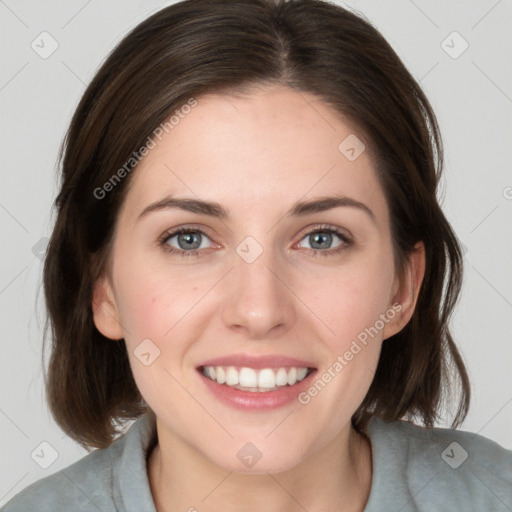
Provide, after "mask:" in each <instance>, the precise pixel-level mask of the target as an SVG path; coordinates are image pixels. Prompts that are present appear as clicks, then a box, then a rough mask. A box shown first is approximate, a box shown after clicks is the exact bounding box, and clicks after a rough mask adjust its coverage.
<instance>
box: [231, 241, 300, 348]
mask: <svg viewBox="0 0 512 512" xmlns="http://www.w3.org/2000/svg"><path fill="white" fill-rule="evenodd" d="M277 260H278V259H277V258H276V256H275V254H274V253H273V251H272V250H270V249H267V248H265V249H264V250H263V252H262V253H261V254H260V255H259V256H258V258H257V259H256V260H254V261H252V262H248V260H245V259H244V258H243V257H241V256H239V255H238V254H235V255H234V264H233V269H232V270H231V272H229V274H228V276H226V277H227V279H226V280H225V283H224V286H225V295H224V299H225V300H224V306H223V311H222V318H223V321H224V324H225V325H226V326H227V327H228V328H230V329H232V330H236V331H239V332H240V333H243V336H244V337H245V338H248V339H253V340H268V339H270V338H272V337H275V336H277V335H279V336H280V335H282V334H283V333H284V332H286V331H287V330H288V329H290V327H291V326H292V325H293V322H294V320H295V304H294V300H295V296H294V295H293V292H292V291H291V290H290V288H289V286H287V281H289V279H288V280H287V276H286V271H285V269H286V265H285V262H283V261H281V262H280V263H279V262H278V261H277Z"/></svg>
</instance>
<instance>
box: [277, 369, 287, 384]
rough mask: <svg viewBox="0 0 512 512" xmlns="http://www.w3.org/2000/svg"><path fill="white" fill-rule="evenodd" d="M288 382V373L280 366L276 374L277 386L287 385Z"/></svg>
mask: <svg viewBox="0 0 512 512" xmlns="http://www.w3.org/2000/svg"><path fill="white" fill-rule="evenodd" d="M286 384H288V374H287V373H286V370H285V369H284V368H279V370H277V374H276V386H286Z"/></svg>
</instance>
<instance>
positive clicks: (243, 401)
mask: <svg viewBox="0 0 512 512" xmlns="http://www.w3.org/2000/svg"><path fill="white" fill-rule="evenodd" d="M198 373H199V375H200V377H201V378H202V380H203V382H204V383H205V384H206V386H207V387H208V389H209V390H210V391H211V393H212V394H213V395H214V396H215V397H216V398H217V399H219V400H220V401H222V402H224V403H225V404H227V405H229V406H230V407H234V408H235V409H242V410H251V411H267V410H270V409H278V408H280V407H284V406H285V405H288V404H290V403H292V402H293V401H294V400H297V397H298V396H299V394H300V393H302V392H303V391H304V390H305V389H306V388H307V387H308V386H309V385H310V379H311V378H312V376H313V375H314V374H315V373H316V370H313V371H312V372H311V373H310V374H309V375H308V376H307V377H306V378H304V379H303V380H301V381H300V382H297V384H294V385H293V386H285V387H282V388H279V389H276V390H275V391H264V392H262V391H243V390H241V389H236V388H232V387H230V386H226V385H225V384H219V383H218V382H215V381H213V380H211V379H209V378H208V377H205V376H204V375H203V374H202V373H201V371H199V372H198Z"/></svg>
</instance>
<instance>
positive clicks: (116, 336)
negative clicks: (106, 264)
mask: <svg viewBox="0 0 512 512" xmlns="http://www.w3.org/2000/svg"><path fill="white" fill-rule="evenodd" d="M92 312H93V318H94V324H95V325H96V328H97V329H98V331H100V332H101V334H103V336H105V337H107V338H110V339H112V340H120V339H122V338H123V337H124V334H123V328H122V326H121V323H120V318H119V311H118V309H117V304H116V301H115V298H114V293H113V289H112V285H111V283H110V279H109V277H108V276H107V275H106V273H104V274H102V275H101V277H99V278H98V279H97V280H96V282H95V283H94V288H93V294H92Z"/></svg>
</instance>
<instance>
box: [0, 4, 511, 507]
mask: <svg viewBox="0 0 512 512" xmlns="http://www.w3.org/2000/svg"><path fill="white" fill-rule="evenodd" d="M441 169H442V147H441V141H440V136H439V130H438V127H437V123H436V119H435V116H434V114H433V112H432V109H431V107H430V105H429V102H428V100H427V99H426V97H425V96H424V94H423V92H422V91H421V89H420V88H419V86H418V84H417V83H416V82H415V81H414V79H413V78H412V77H411V75H410V74H409V73H408V71H407V70H406V69H405V68H404V66H403V64H402V63H401V61H400V60H399V58H398V57H397V55H396V54H395V53H394V52H393V50H392V49H391V47H390V46H389V44H388V43H387V42H386V41H385V40H384V39H383V38H382V36H381V35H380V34H379V33H378V31H376V30H375V29H374V28H373V27H372V26H371V25H370V24H369V23H367V22H366V21H364V20H363V19H361V18H359V17H358V16H356V15H354V14H353V13H350V12H349V11H346V10H344V9H342V8H341V7H338V6H335V5H333V4H330V3H326V2H321V1H306V0H295V1H289V2H278V3H275V2H270V1H266V0H258V1H249V0H236V1H226V0H223V1H214V2H211V1H206V0H188V1H184V2H180V3H177V4H174V5H172V6H170V7H167V8H165V9H163V10H161V11H160V12H158V13H156V14H155V15H153V16H152V17H150V18H149V19H147V20H146V21H144V22H143V23H142V24H140V25H139V26H138V27H136V28H135V29H134V30H133V31H132V32H131V33H130V34H128V36H126V37H125V39H124V40H123V41H122V42H121V43H120V44H119V46H118V47H117V48H116V49H115V50H114V51H113V53H112V54H111V55H110V56H109V58H108V59H107V60H106V62H105V63H104V64H103V66H102V67H101V69H100V70H99V72H98V73H97V75H96V77H95V78H94V80H93V82H92V83H91V85H90V86H89V87H88V89H87V90H86V92H85V94H84V96H83V98H82V100H81V102H80V104H79V106H78V108H77V111H76V113H75V115H74V117H73V120H72V122H71V126H70V128H69V131H68V134H67V137H66V140H65V145H64V148H63V160H62V187H61V190H60V193H59V195H58V197H57V200H56V206H57V209H58V216H57V220H56V224H55V228H54V232H53V235H52V239H51V241H50V246H49V250H48V252H47V257H46V262H45V269H44V286H45V295H46V301H47V307H48V312H49V318H50V325H51V329H52V334H53V347H52V348H53V350H52V357H51V360H50V365H49V368H48V375H47V392H48V401H49V404H50V407H51V410H52V413H53V415H54V417H55V419H56V421H57V423H58V424H59V425H60V426H61V427H62V428H63V429H64V430H65V432H66V433H67V434H68V435H69V436H70V437H72V438H73V439H75V440H76V441H78V442H79V443H80V444H82V446H84V447H87V448H98V450H96V451H94V452H93V453H91V454H89V455H88V456H86V457H85V458H83V459H82V460H80V461H78V462H77V463H75V464H73V465H72V466H69V467H68V468H66V469H64V470H62V471H60V472H58V473H56V474H54V475H51V476H50V477H47V478H45V479H43V480H40V481H39V482H36V483H35V484H32V485H31V486H29V487H28V488H26V489H25V490H24V491H22V492H21V493H20V494H18V495H17V496H15V497H14V498H13V500H11V502H9V503H8V504H7V505H6V506H5V507H4V509H3V510H5V511H6V512H15V511H21V510H41V511H50V510H52V511H58V510H69V509H72V510H80V511H82V510H98V509H99V510H102V511H107V510H127V511H128V510H134V511H155V510H157V511H158V512H166V511H174V510H189V511H192V510H199V511H202V510H212V511H213V510H221V509H222V510H231V509H236V510H240V509H247V510H283V511H285V510H286V511H294V510H307V511H311V512H312V511H315V510H343V511H363V510H364V511H366V512H373V511H376V510H403V511H407V510H421V511H426V510H436V511H437V510H452V509H455V507H457V508H462V509H463V510H507V507H508V508H510V507H512V491H511V488H512V470H511V468H512V454H511V453H510V452H509V451H507V450H505V449H503V448H502V447H500V446H499V445H497V444H496V443H494V442H492V441H490V440H488V439H486V438H484V437H482V436H478V435H476V434H471V433H468V432H461V431H456V430H452V429H440V428H434V423H435V421H436V420H437V419H438V418H439V411H440V408H441V404H442V399H443V398H446V397H447V398H449V397H450V396H451V394H450V390H452V391H453V385H452V387H450V382H451V383H452V384H459V388H460V393H459V402H458V404H455V405H456V407H455V417H454V421H453V426H454V427H456V426H458V425H459V424H460V423H461V421H462V420H463V419H464V417H465V415H466V412H467V409H468V407H469V397H470V392H469V381H468V376H467V374H466V370H465V368H464V364H463V362H462V359H461V357H460V355H459V352H458V351H457V348H456V346H455V344H454V342H453V339H452V336H451V334H450V330H449V325H448V321H449V318H450V315H451V313H452V311H453V308H454V306H455V303H456V300H457V297H458V294H459V291H460V286H461V278H462V260H461V252H460V248H459V244H458V242H457V239H456V237H455V234H454V233H453V231H452V229H451V227H450V225H449V223H448V222H447V220H446V218H445V216H444V214H443V212H442V210H441V208H440V206H439V204H438V201H437V198H436V190H437V184H438V181H439V178H440V174H441ZM135 418H138V419H137V421H136V423H135V424H134V425H133V426H132V427H131V428H130V430H129V431H128V433H127V434H125V435H124V436H122V437H120V438H117V439H116V436H117V435H118V434H119V433H120V432H121V427H122V426H123V425H124V423H125V422H126V421H127V420H130V419H135Z"/></svg>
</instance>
